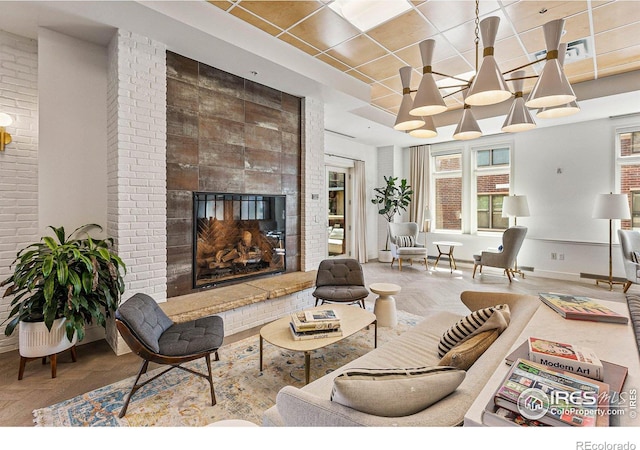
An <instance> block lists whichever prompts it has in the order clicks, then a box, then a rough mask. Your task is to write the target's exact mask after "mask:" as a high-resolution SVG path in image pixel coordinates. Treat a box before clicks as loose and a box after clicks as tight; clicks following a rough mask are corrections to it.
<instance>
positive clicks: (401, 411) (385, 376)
mask: <svg viewBox="0 0 640 450" xmlns="http://www.w3.org/2000/svg"><path fill="white" fill-rule="evenodd" d="M464 377H465V372H464V371H463V370H459V369H456V368H454V367H444V366H440V367H438V366H431V367H419V368H414V369H350V370H348V371H346V372H343V373H341V374H340V375H338V376H337V377H336V378H335V379H334V383H333V390H332V391H331V401H334V402H336V403H340V404H341V405H343V406H347V407H349V408H352V409H355V410H358V411H361V412H364V413H367V414H373V415H376V416H382V417H401V416H408V415H411V414H415V413H417V412H419V411H422V410H423V409H426V408H428V407H429V406H431V405H432V404H434V403H436V402H437V401H439V400H441V399H443V398H444V397H446V396H447V395H449V394H450V393H452V392H453V391H455V390H456V388H457V387H458V386H459V385H460V383H462V381H463V380H464Z"/></svg>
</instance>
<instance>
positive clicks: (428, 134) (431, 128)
mask: <svg viewBox="0 0 640 450" xmlns="http://www.w3.org/2000/svg"><path fill="white" fill-rule="evenodd" d="M422 120H424V125H422V126H421V127H420V128H416V129H415V130H411V131H409V134H410V135H411V136H413V137H417V138H432V137H436V136H437V135H438V131H437V130H436V125H435V124H434V123H433V117H431V116H424V117H423V118H422Z"/></svg>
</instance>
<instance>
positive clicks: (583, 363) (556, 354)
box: [528, 337, 604, 381]
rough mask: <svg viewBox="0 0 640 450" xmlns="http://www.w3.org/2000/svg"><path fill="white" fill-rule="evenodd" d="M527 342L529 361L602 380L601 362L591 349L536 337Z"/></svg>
mask: <svg viewBox="0 0 640 450" xmlns="http://www.w3.org/2000/svg"><path fill="white" fill-rule="evenodd" d="M528 343H529V360H530V361H533V362H536V363H540V364H544V365H545V366H548V367H551V368H552V369H555V370H566V371H569V372H573V373H577V374H578V375H582V376H585V377H589V378H593V379H595V380H600V381H602V377H603V376H604V373H603V368H602V362H600V359H599V358H598V357H597V356H596V354H595V353H594V352H593V351H592V350H590V349H588V348H584V347H578V346H575V345H572V344H564V343H562V342H557V341H551V340H547V339H540V338H536V337H530V338H529V339H528Z"/></svg>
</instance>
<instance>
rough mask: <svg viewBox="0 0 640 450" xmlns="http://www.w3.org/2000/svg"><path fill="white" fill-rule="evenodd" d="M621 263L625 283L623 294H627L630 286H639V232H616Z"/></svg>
mask: <svg viewBox="0 0 640 450" xmlns="http://www.w3.org/2000/svg"><path fill="white" fill-rule="evenodd" d="M618 239H619V240H620V250H621V251H622V263H623V265H624V272H625V276H626V278H627V281H626V282H625V283H624V290H623V292H625V293H626V292H627V291H628V290H629V288H630V287H631V285H632V284H634V283H635V284H640V259H638V257H640V232H638V231H632V230H618Z"/></svg>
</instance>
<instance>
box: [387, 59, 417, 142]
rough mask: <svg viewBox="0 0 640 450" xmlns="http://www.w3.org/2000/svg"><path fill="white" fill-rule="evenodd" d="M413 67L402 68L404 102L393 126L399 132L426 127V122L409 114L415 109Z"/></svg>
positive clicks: (401, 79) (401, 103) (401, 78)
mask: <svg viewBox="0 0 640 450" xmlns="http://www.w3.org/2000/svg"><path fill="white" fill-rule="evenodd" d="M411 70H412V69H411V67H410V66H405V67H401V68H400V81H401V82H402V101H401V102H400V109H399V110H398V116H397V117H396V123H395V125H394V126H393V128H394V129H395V130H398V131H408V130H413V129H415V128H418V127H421V126H422V125H424V120H422V119H421V118H419V117H415V116H412V115H411V114H409V111H410V110H411V108H413V99H412V98H411V88H410V85H411Z"/></svg>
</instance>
